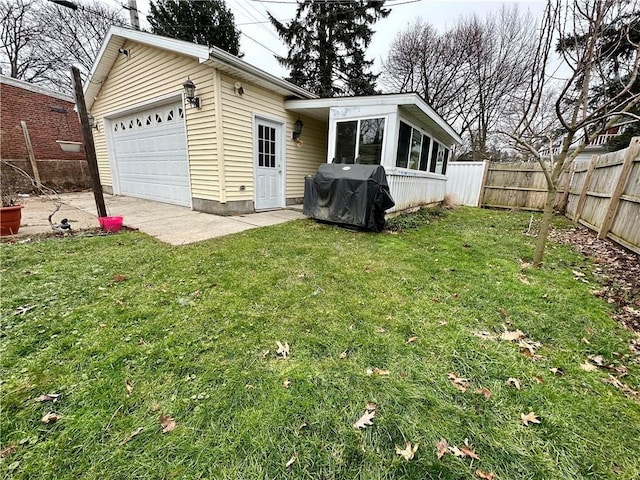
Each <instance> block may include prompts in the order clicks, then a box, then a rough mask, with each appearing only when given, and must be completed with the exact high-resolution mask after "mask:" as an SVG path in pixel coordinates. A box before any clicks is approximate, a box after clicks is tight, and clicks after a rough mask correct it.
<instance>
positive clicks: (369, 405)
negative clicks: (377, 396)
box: [365, 402, 378, 412]
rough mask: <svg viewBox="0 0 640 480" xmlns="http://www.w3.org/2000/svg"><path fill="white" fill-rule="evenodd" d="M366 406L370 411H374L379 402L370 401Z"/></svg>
mask: <svg viewBox="0 0 640 480" xmlns="http://www.w3.org/2000/svg"><path fill="white" fill-rule="evenodd" d="M365 408H366V409H367V410H369V411H370V412H373V411H375V409H376V408H378V404H377V403H376V402H369V403H367V406H366V407H365Z"/></svg>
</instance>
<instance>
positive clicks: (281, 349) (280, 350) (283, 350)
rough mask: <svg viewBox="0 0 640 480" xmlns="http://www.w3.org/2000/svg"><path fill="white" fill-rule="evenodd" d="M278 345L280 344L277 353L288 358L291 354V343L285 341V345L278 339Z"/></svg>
mask: <svg viewBox="0 0 640 480" xmlns="http://www.w3.org/2000/svg"><path fill="white" fill-rule="evenodd" d="M276 345H277V346H278V350H276V354H277V355H279V356H281V357H282V358H287V356H288V355H289V344H288V343H287V342H284V345H283V344H282V343H280V342H278V341H276Z"/></svg>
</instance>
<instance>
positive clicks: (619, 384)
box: [602, 375, 640, 398]
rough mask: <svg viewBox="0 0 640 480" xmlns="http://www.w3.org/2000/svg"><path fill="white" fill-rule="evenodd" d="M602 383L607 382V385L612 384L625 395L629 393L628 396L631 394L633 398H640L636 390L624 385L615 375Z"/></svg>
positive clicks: (639, 393)
mask: <svg viewBox="0 0 640 480" xmlns="http://www.w3.org/2000/svg"><path fill="white" fill-rule="evenodd" d="M602 381H603V382H605V383H610V384H611V385H613V386H614V387H616V388H617V389H619V390H622V391H623V392H625V393H627V394H629V395H631V396H633V397H636V398H640V392H638V391H637V390H634V389H633V388H631V387H630V386H629V385H627V384H626V383H622V382H621V381H620V380H619V379H617V378H616V377H614V376H613V375H608V376H607V378H604V379H603V380H602Z"/></svg>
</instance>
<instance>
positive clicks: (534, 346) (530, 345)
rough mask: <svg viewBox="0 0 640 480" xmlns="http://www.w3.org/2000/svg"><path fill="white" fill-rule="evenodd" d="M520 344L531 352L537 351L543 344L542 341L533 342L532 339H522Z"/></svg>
mask: <svg viewBox="0 0 640 480" xmlns="http://www.w3.org/2000/svg"><path fill="white" fill-rule="evenodd" d="M518 345H519V346H520V348H522V349H526V350H529V351H530V352H531V353H536V349H537V348H540V347H541V346H542V344H541V343H540V342H532V341H530V340H520V341H519V342H518Z"/></svg>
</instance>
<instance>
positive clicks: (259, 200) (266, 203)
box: [253, 118, 284, 210]
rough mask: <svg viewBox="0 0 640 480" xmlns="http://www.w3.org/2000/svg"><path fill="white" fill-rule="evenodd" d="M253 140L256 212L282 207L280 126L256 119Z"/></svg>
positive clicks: (282, 174)
mask: <svg viewBox="0 0 640 480" xmlns="http://www.w3.org/2000/svg"><path fill="white" fill-rule="evenodd" d="M255 127H256V128H255V132H256V134H255V140H254V149H253V151H254V157H255V158H254V164H255V196H256V199H255V206H256V210H267V209H270V208H281V207H283V206H284V200H283V192H284V185H283V183H284V172H283V165H282V163H283V161H282V159H283V156H282V124H280V123H276V122H272V121H269V120H263V119H260V118H256V125H255Z"/></svg>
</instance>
